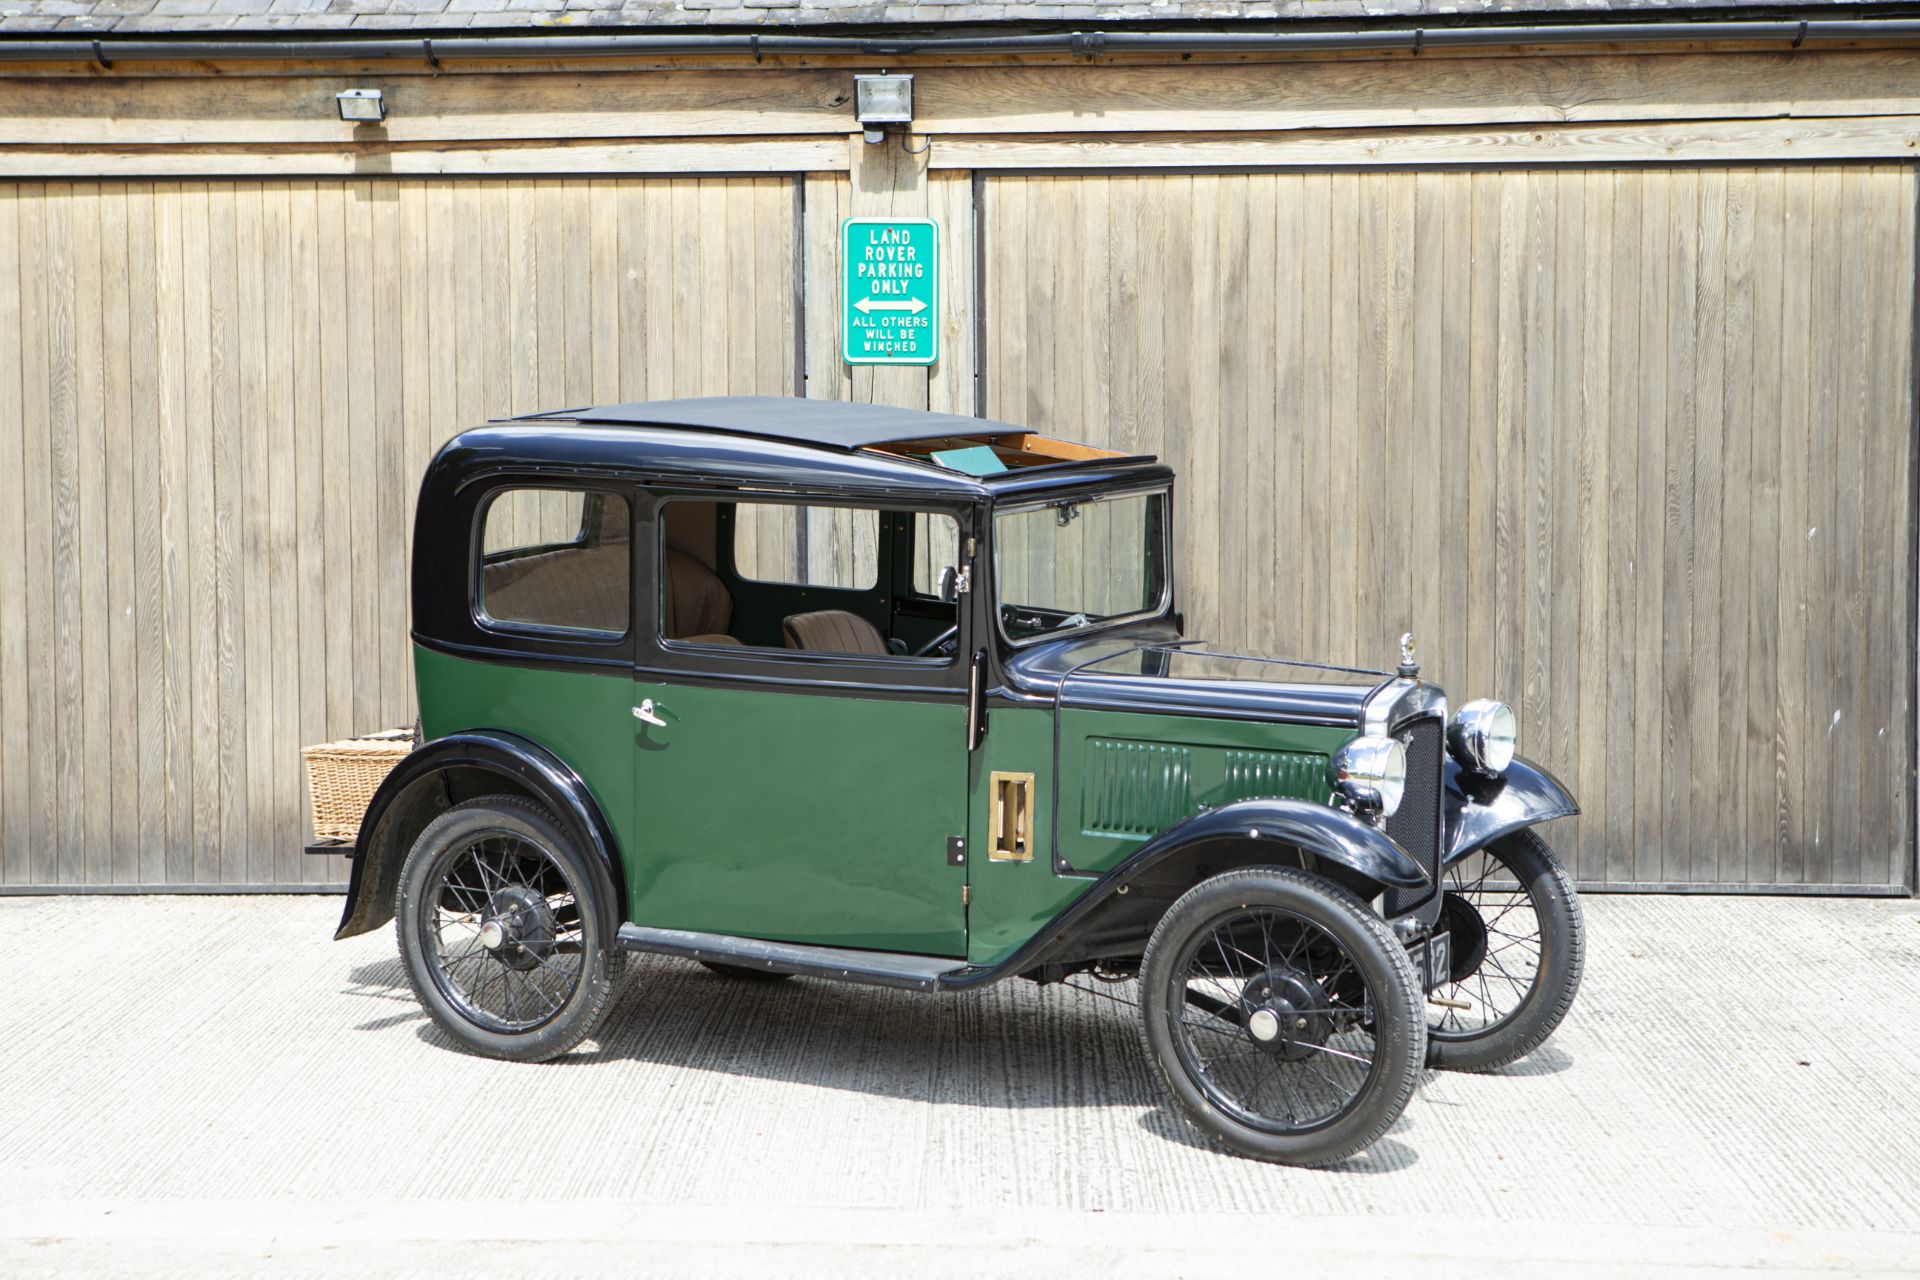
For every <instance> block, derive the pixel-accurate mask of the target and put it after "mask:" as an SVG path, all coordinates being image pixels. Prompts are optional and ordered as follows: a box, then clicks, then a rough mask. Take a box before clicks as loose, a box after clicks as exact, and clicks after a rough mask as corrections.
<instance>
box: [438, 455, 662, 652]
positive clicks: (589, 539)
mask: <svg viewBox="0 0 1920 1280" xmlns="http://www.w3.org/2000/svg"><path fill="white" fill-rule="evenodd" d="M480 520H481V530H480V548H481V572H480V580H479V584H478V586H479V599H478V600H477V601H476V602H475V603H476V605H477V608H476V610H475V612H476V614H477V616H479V618H480V619H481V620H482V622H483V623H487V624H493V625H504V626H505V627H508V628H511V629H526V628H531V629H536V630H550V631H560V632H568V633H587V634H590V635H596V636H620V635H623V634H625V633H626V630H627V621H628V615H629V613H630V611H631V595H632V578H631V561H630V549H631V545H632V539H631V535H630V531H631V527H632V522H631V518H630V515H629V512H628V510H627V503H626V500H625V499H624V498H622V497H620V496H619V495H618V494H612V493H598V492H591V491H588V490H582V489H549V488H515V489H502V490H501V491H500V492H498V493H496V494H494V495H493V496H492V498H490V499H489V500H488V501H487V503H486V505H485V506H484V507H483V508H482V510H481V515H480Z"/></svg>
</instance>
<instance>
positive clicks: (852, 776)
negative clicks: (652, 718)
mask: <svg viewBox="0 0 1920 1280" xmlns="http://www.w3.org/2000/svg"><path fill="white" fill-rule="evenodd" d="M634 697H635V700H636V703H637V701H638V699H640V698H648V697H650V698H652V699H654V702H655V706H656V709H657V710H658V711H659V713H660V715H661V716H662V718H664V719H665V720H666V721H667V727H666V728H664V729H658V728H651V727H647V726H642V725H640V724H639V723H638V722H637V721H634V722H632V723H633V724H634V726H635V727H636V728H639V729H641V730H642V732H641V733H640V734H638V735H633V743H634V745H635V746H637V747H638V750H636V751H634V752H633V763H632V766H631V767H632V769H633V773H634V778H635V794H636V797H637V803H638V808H639V819H638V822H637V827H638V830H639V833H640V834H639V838H638V842H637V843H634V842H628V843H627V845H626V848H627V877H628V880H627V882H628V885H629V889H630V892H631V895H632V918H633V919H634V920H635V921H636V922H638V923H641V924H646V925H653V926H657V927H661V928H669V929H694V930H701V931H707V932H714V933H726V934H737V935H743V936H747V937H755V938H772V939H778V940H781V941H788V942H811V943H823V944H831V945H834V946H843V947H865V948H872V949H876V950H884V951H910V952H918V953H921V954H924V955H947V956H961V955H964V954H966V909H965V907H964V905H963V904H962V902H961V891H962V889H963V887H964V886H965V884H966V868H965V867H963V866H959V867H956V866H950V865H948V863H947V856H946V842H947V839H948V837H950V836H959V835H964V834H965V832H966V787H967V750H966V708H965V705H964V703H963V702H962V700H961V699H960V698H959V697H957V696H956V697H953V698H950V699H947V700H944V701H940V702H909V701H897V700H889V699H880V698H872V697H855V696H848V697H834V696H830V695H822V694H798V693H784V692H780V691H777V690H773V689H768V688H764V687H758V688H706V687H698V686H691V685H672V684H669V683H667V682H665V681H664V680H661V679H659V678H657V677H655V678H651V679H649V680H646V681H644V682H642V683H640V684H639V685H638V686H637V687H636V688H635V690H634Z"/></svg>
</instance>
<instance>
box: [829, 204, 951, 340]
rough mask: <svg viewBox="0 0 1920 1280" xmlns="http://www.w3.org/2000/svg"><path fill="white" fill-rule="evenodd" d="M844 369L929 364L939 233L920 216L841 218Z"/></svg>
mask: <svg viewBox="0 0 1920 1280" xmlns="http://www.w3.org/2000/svg"><path fill="white" fill-rule="evenodd" d="M840 248H841V273H842V281H841V283H842V289H841V299H842V301H843V303H844V306H843V308H842V315H841V333H842V336H843V342H842V355H843V356H844V357H845V358H846V361H847V363H848V364H932V363H933V362H934V359H935V357H936V355H937V354H938V345H939V331H940V329H939V308H938V300H939V276H940V256H939V255H940V235H939V228H938V227H937V226H936V225H935V224H934V223H933V221H932V220H931V219H928V218H849V219H847V221H846V222H845V224H843V226H842V228H841V246H840Z"/></svg>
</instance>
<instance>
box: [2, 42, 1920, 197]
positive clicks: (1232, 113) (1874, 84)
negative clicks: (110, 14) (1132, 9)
mask: <svg viewBox="0 0 1920 1280" xmlns="http://www.w3.org/2000/svg"><path fill="white" fill-rule="evenodd" d="M915 80H916V84H915V105H916V119H915V129H916V130H917V131H918V132H922V133H933V134H969V135H974V134H994V135H1009V134H1035V133H1045V134H1062V133H1073V134H1088V133H1095V134H1098V133H1152V132H1229V131H1253V130H1257V131H1262V132H1272V131H1293V130H1324V129H1354V128H1396V129H1405V128H1409V127H1430V126H1446V127H1490V128H1491V127H1509V126H1520V125H1530V124H1540V125H1548V124H1569V123H1584V124H1602V123H1619V122H1634V121H1647V122H1657V121H1671V120H1704V119H1755V120H1759V119H1775V118H1783V117H1791V118H1806V119H1813V118H1821V117H1839V118H1859V117H1865V116H1879V115H1885V116H1914V115H1920V51H1909V50H1875V51H1865V52H1852V51H1848V52H1818V53H1815V52H1806V51H1802V52H1800V53H1775V54H1751V53H1750V54H1692V55H1687V54H1665V55H1656V54H1642V55H1627V56H1612V57H1608V56H1588V55H1581V56H1561V55H1555V56H1540V57H1534V58H1527V59H1514V58H1501V57H1478V58H1448V59H1427V60H1424V61H1421V60H1409V59H1374V60H1369V61H1357V62H1341V61H1330V62H1294V63H1269V64H1257V65H1255V64H1245V65H1213V66H1198V65H1195V66H1183V67H1179V68H1161V67H1120V66H1086V65H1080V66H1051V67H931V68H926V69H924V70H921V71H918V72H916V73H915ZM350 87H363V88H379V89H382V90H383V91H384V92H385V93H386V96H387V105H388V108H389V114H388V116H387V119H386V121H385V123H384V124H383V125H381V126H378V127H369V126H365V125H359V126H356V125H350V124H347V123H345V122H343V121H341V120H340V119H339V118H338V113H337V111H336V108H335V104H334V98H333V95H334V94H335V93H336V92H337V91H339V90H341V89H345V88H350ZM852 88H853V85H852V76H851V74H850V73H849V72H847V71H841V70H812V71H793V70H741V71H732V72H729V71H651V72H627V73H611V74H605V73H603V74H593V75H588V74H517V75H516V74H504V75H460V76H447V77H440V78H433V77H419V76H408V75H372V76H353V77H344V76H338V75H333V76H312V77H286V76H246V77H209V78H206V79H200V80H191V79H183V78H167V77H148V78H138V79H136V78H124V79H123V78H101V79H99V80H97V81H95V82H92V83H89V84H88V86H87V88H86V90H85V91H84V92H78V91H76V89H75V86H74V85H73V84H72V83H70V82H68V83H63V82H61V81H58V80H46V79H32V78H7V77H4V76H0V145H47V146H78V147H103V146H133V145H172V146H177V145H198V146H231V145H276V146H295V145H302V144H321V145H332V146H344V145H349V144H353V143H365V142H377V143H380V144H383V145H385V144H404V143H438V142H486V141H507V140H542V139H551V140H558V139H568V140H597V139H638V138H661V139H678V140H684V139H688V138H696V137H760V136H769V135H837V136H844V135H845V134H846V132H847V131H848V129H849V128H850V127H851V126H852V105H851V101H850V97H851V93H852ZM834 167H836V168H838V167H841V166H834Z"/></svg>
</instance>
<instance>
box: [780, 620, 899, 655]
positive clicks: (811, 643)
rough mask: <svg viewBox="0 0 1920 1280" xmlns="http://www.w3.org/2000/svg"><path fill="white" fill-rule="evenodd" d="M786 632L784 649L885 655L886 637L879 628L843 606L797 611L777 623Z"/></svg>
mask: <svg viewBox="0 0 1920 1280" xmlns="http://www.w3.org/2000/svg"><path fill="white" fill-rule="evenodd" d="M780 630H781V631H782V632H784V633H785V634H786V637H787V648H789V649H807V650H811V651H814V652H817V653H871V654H876V655H878V656H880V657H885V656H886V654H887V641H886V637H885V636H882V635H881V634H880V631H879V628H877V627H875V626H874V625H873V624H872V623H871V622H868V621H867V620H866V619H865V618H862V617H860V616H859V615H858V614H853V613H848V612H847V611H846V610H845V609H821V610H819V611H818V612H816V613H796V614H793V615H791V616H789V617H788V618H787V620H786V621H785V622H782V623H781V624H780Z"/></svg>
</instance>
